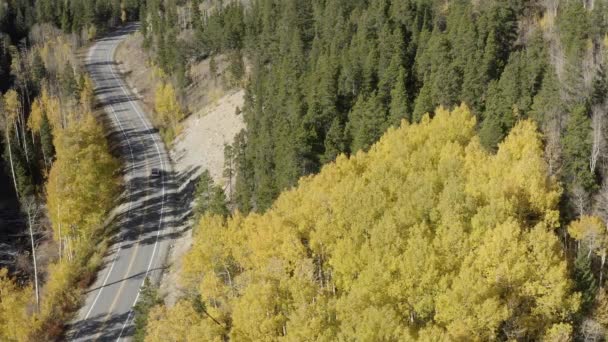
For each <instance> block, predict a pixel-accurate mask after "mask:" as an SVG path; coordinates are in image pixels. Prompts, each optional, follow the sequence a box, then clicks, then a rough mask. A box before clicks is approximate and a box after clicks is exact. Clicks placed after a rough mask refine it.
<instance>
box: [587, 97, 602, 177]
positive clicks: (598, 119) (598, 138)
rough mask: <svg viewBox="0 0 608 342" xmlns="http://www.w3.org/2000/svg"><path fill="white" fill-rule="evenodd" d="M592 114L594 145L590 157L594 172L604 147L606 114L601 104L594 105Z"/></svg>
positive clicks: (591, 169) (590, 165)
mask: <svg viewBox="0 0 608 342" xmlns="http://www.w3.org/2000/svg"><path fill="white" fill-rule="evenodd" d="M592 115H593V116H592V128H593V145H592V148H591V158H590V159H589V169H590V171H591V172H592V173H594V172H595V168H596V166H597V162H598V160H599V158H600V156H601V154H602V150H603V147H604V141H603V134H602V133H603V129H604V122H603V121H604V115H603V113H602V110H601V108H600V107H599V106H594V108H593V114H592Z"/></svg>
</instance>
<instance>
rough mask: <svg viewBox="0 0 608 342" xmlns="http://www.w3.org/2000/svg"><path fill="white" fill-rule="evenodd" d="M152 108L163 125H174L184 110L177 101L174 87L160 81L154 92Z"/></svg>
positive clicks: (182, 116) (180, 118)
mask: <svg viewBox="0 0 608 342" xmlns="http://www.w3.org/2000/svg"><path fill="white" fill-rule="evenodd" d="M154 110H155V111H156V113H157V114H158V120H159V121H160V124H161V125H162V126H164V127H175V126H176V125H177V124H178V123H179V122H180V121H181V120H182V119H183V118H184V112H183V111H182V108H181V106H180V105H179V103H178V101H177V96H176V94H175V88H174V87H173V85H172V84H171V83H168V82H167V83H164V82H163V83H160V84H159V85H158V86H157V87H156V92H155V93H154Z"/></svg>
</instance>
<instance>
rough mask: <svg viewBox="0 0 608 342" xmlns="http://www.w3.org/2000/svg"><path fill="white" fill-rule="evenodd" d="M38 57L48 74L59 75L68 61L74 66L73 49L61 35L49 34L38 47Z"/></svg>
mask: <svg viewBox="0 0 608 342" xmlns="http://www.w3.org/2000/svg"><path fill="white" fill-rule="evenodd" d="M40 56H41V57H42V60H43V61H44V65H45V66H46V68H47V69H48V70H49V71H50V72H55V73H58V74H59V73H61V72H62V71H63V68H64V67H65V65H66V61H70V62H71V63H72V65H75V64H76V63H75V60H74V58H75V57H74V56H75V53H74V48H73V46H72V44H70V42H68V41H67V38H66V37H64V36H63V35H55V34H49V37H47V39H45V40H44V42H43V43H42V46H41V47H40Z"/></svg>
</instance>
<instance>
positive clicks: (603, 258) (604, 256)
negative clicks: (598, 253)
mask: <svg viewBox="0 0 608 342" xmlns="http://www.w3.org/2000/svg"><path fill="white" fill-rule="evenodd" d="M604 262H606V251H605V250H604V251H602V265H601V266H600V282H599V284H600V286H598V287H599V288H600V289H601V288H602V278H603V276H604Z"/></svg>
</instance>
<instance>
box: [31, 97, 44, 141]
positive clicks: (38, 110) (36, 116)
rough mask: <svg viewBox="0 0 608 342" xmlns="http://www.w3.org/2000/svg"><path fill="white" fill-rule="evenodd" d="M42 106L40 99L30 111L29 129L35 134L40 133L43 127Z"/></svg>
mask: <svg viewBox="0 0 608 342" xmlns="http://www.w3.org/2000/svg"><path fill="white" fill-rule="evenodd" d="M42 110H43V109H42V106H41V105H40V99H36V100H35V101H34V103H33V104H32V110H31V111H30V117H29V118H28V119H27V127H28V128H29V129H30V130H31V131H32V132H34V133H39V132H40V126H41V125H42V119H43V115H44V113H43V111H42Z"/></svg>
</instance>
